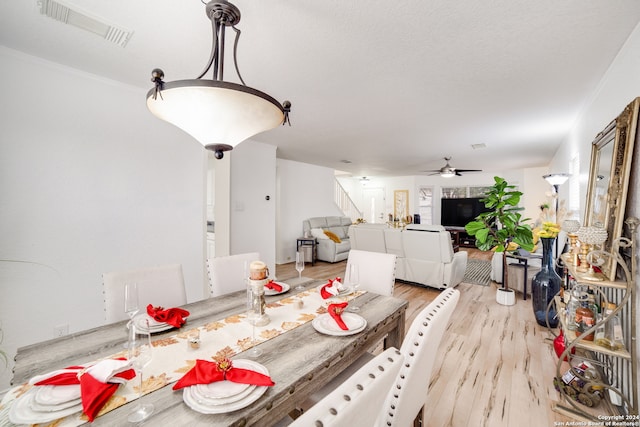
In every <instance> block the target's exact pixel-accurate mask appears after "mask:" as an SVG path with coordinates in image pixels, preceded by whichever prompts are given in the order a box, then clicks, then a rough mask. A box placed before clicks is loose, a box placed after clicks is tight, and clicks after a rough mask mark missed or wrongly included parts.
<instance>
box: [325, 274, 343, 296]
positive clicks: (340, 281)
mask: <svg viewBox="0 0 640 427" xmlns="http://www.w3.org/2000/svg"><path fill="white" fill-rule="evenodd" d="M334 282H337V283H336V284H335V285H336V287H337V286H339V285H340V284H342V280H341V279H340V278H339V277H336V278H335V279H329V283H327V284H326V285H324V286H322V287H321V288H320V296H322V298H323V299H327V298H331V297H334V296H336V295H334V294H332V293H331V292H329V291H328V290H327V288H329V287H331V286H334ZM336 294H337V289H336Z"/></svg>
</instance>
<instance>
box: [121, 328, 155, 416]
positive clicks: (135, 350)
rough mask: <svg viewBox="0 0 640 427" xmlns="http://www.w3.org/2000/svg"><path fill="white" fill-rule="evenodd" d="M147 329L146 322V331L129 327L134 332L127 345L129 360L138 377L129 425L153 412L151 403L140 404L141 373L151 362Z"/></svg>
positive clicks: (149, 337)
mask: <svg viewBox="0 0 640 427" xmlns="http://www.w3.org/2000/svg"><path fill="white" fill-rule="evenodd" d="M148 327H149V321H148V320H147V329H146V331H145V330H143V329H141V328H139V327H137V326H135V325H131V329H133V331H134V332H133V334H132V340H131V342H130V343H129V352H128V354H129V360H130V361H132V362H133V368H134V369H135V371H136V374H137V376H138V377H140V382H139V387H138V404H137V405H136V406H135V407H134V408H133V411H132V412H131V413H130V414H129V417H128V418H127V420H129V422H131V423H139V422H140V421H143V420H145V419H147V418H148V417H149V416H150V415H151V414H153V411H154V410H155V408H154V406H153V404H151V403H145V404H142V403H140V398H141V397H142V384H143V381H142V371H143V369H144V367H145V366H147V365H148V364H149V363H150V362H151V356H152V354H151V353H152V348H153V346H152V345H151V333H150V332H149V329H148Z"/></svg>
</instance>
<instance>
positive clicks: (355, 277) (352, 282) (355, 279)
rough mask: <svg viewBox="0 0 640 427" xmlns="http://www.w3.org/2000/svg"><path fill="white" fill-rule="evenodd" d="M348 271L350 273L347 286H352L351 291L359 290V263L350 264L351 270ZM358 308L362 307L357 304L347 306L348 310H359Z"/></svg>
mask: <svg viewBox="0 0 640 427" xmlns="http://www.w3.org/2000/svg"><path fill="white" fill-rule="evenodd" d="M347 273H348V275H349V276H348V277H349V279H348V281H347V286H349V287H350V288H351V293H355V292H356V291H357V290H358V287H359V286H360V271H359V269H358V264H349V271H348V272H347ZM358 310H360V307H358V306H356V305H349V306H348V307H347V311H358Z"/></svg>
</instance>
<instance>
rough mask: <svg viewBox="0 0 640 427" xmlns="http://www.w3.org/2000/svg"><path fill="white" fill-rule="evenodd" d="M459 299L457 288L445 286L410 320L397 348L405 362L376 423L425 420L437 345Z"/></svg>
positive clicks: (406, 422)
mask: <svg viewBox="0 0 640 427" xmlns="http://www.w3.org/2000/svg"><path fill="white" fill-rule="evenodd" d="M459 299H460V291H458V290H457V289H447V290H445V291H443V292H442V293H440V295H439V296H438V297H437V298H436V299H435V300H433V301H432V302H431V303H430V304H429V305H428V306H426V307H425V308H424V309H422V311H420V313H418V315H417V316H416V318H415V319H414V321H413V322H412V323H411V326H410V327H409V331H408V332H407V334H406V335H405V337H404V341H403V342H402V346H401V347H400V352H401V353H402V355H403V356H404V364H403V366H402V368H401V369H400V372H399V373H398V377H397V379H396V381H395V383H394V385H393V387H392V388H391V390H390V391H389V392H388V394H387V397H386V399H385V402H384V404H383V406H382V412H381V414H380V418H379V419H378V422H377V425H379V426H387V427H388V426H403V427H404V426H409V425H412V423H413V422H414V420H416V419H417V420H418V421H419V422H421V421H422V420H424V410H425V404H426V402H427V394H428V391H429V382H430V379H431V372H432V370H433V365H434V362H435V359H436V355H437V353H438V347H439V346H440V342H441V341H442V337H443V335H444V332H445V329H446V328H447V325H448V324H449V320H450V319H451V315H452V314H453V311H454V310H455V308H456V305H457V304H458V300H459ZM419 425H422V424H419Z"/></svg>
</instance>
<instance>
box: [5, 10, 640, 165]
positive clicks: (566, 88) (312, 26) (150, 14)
mask: <svg viewBox="0 0 640 427" xmlns="http://www.w3.org/2000/svg"><path fill="white" fill-rule="evenodd" d="M65 3H66V4H68V5H71V6H73V7H74V8H76V9H79V10H81V11H85V12H87V13H89V14H91V15H94V16H97V17H100V18H102V19H104V20H106V21H108V22H110V23H113V24H115V25H117V26H120V27H124V28H126V29H129V30H132V31H133V32H134V34H133V36H132V38H131V40H130V41H129V43H128V44H127V46H126V47H124V48H122V47H120V46H117V45H115V44H112V43H109V42H107V41H105V40H103V39H101V38H100V37H98V36H96V35H94V34H92V33H89V32H86V31H83V30H80V29H78V28H75V27H72V26H69V25H64V24H61V23H60V22H57V21H54V20H52V19H50V18H46V17H44V16H41V15H40V14H39V13H38V6H37V2H36V0H3V1H2V2H1V3H0V44H2V45H4V46H7V47H10V48H13V49H16V50H20V51H24V52H26V53H28V54H32V55H36V56H40V57H43V58H45V59H48V60H51V61H54V62H57V63H61V64H64V65H68V66H70V67H74V68H78V69H81V70H85V71H88V72H90V73H94V74H98V75H101V76H105V77H107V78H110V79H114V80H118V81H121V82H124V83H127V84H130V85H134V86H137V87H139V88H140V89H141V101H140V102H141V103H143V102H144V94H145V93H146V91H147V90H148V89H149V88H150V87H151V82H150V72H151V70H152V69H153V68H155V67H160V68H162V69H163V70H164V72H165V76H166V77H165V80H166V81H171V80H179V79H189V78H195V77H196V76H197V75H198V74H200V72H201V71H202V69H203V68H204V65H205V62H206V61H207V59H208V57H209V50H210V42H211V30H210V24H209V20H208V19H207V18H206V16H205V13H204V5H203V4H202V2H201V1H199V0H180V1H175V0H153V1H152V0H135V1H131V0H109V1H102V0H100V1H99V0H73V1H71V0H69V1H65ZM234 3H235V4H236V5H237V6H238V7H239V8H240V10H241V12H242V19H241V21H240V23H239V25H238V28H239V29H240V30H242V36H241V37H240V42H239V47H238V56H239V58H238V61H239V67H240V71H241V73H242V76H243V78H244V80H245V82H246V83H247V85H249V86H251V87H255V88H256V89H259V90H261V91H264V92H266V93H268V94H269V95H271V96H273V97H274V98H276V99H278V100H280V101H284V100H285V99H288V100H291V102H292V104H293V108H292V114H291V123H292V126H291V127H288V126H284V127H280V128H278V129H275V130H273V131H269V132H265V133H263V134H261V135H258V136H256V137H254V138H253V139H254V140H256V141H261V142H265V143H269V144H273V145H276V146H278V157H281V158H286V159H291V160H297V161H301V162H307V163H313V164H318V165H323V166H327V167H331V168H336V169H340V170H343V171H347V172H350V173H352V174H353V175H367V176H390V175H415V174H419V173H420V171H423V170H425V169H436V168H440V167H441V166H443V165H444V160H442V158H443V157H445V156H451V157H453V159H452V161H451V165H452V166H454V167H458V168H463V169H484V170H485V171H491V170H492V169H496V170H504V165H505V164H508V165H510V166H511V167H513V168H523V167H537V166H546V165H547V164H548V163H549V161H550V159H551V157H552V156H553V154H554V153H555V151H556V149H557V147H558V145H559V144H560V142H561V141H562V140H563V138H564V136H565V135H566V133H567V131H568V130H569V129H570V127H571V125H572V123H573V121H574V120H575V119H576V117H577V114H578V113H579V112H580V109H581V108H582V107H583V105H584V104H585V103H586V102H588V100H589V99H590V96H591V95H592V94H593V92H594V91H595V90H596V88H597V85H598V82H599V81H600V80H601V79H602V77H603V75H604V74H605V72H606V70H607V68H608V67H609V65H610V64H611V62H612V61H613V59H614V58H615V56H616V54H617V53H618V51H619V50H620V48H621V47H622V45H623V44H624V42H625V41H626V39H627V38H628V36H629V34H630V33H631V32H632V30H633V29H634V28H635V26H636V25H637V24H638V22H639V21H640V2H638V1H637V0H616V1H614V2H605V1H596V0H590V1H585V0H565V1H561V2H559V1H557V0H538V1H531V0H528V1H523V0H491V1H480V0H466V1H452V0H431V1H416V0H412V1H405V2H393V3H390V2H386V1H380V0H370V1H367V2H355V1H344V0H343V1H337V0H325V1H317V0H288V1H287V0H261V1H255V0H254V1H248V0H238V1H235V2H234ZM225 79H226V80H231V81H237V78H236V76H235V73H233V71H232V66H231V62H230V61H229V59H227V70H226V74H225ZM604 125H606V123H603V126H604ZM594 136H595V135H594ZM585 143H588V142H585ZM472 144H485V145H486V148H484V149H480V150H473V149H472V147H471V146H472ZM343 160H348V161H351V163H348V164H347V163H344V162H343Z"/></svg>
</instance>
